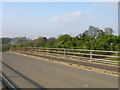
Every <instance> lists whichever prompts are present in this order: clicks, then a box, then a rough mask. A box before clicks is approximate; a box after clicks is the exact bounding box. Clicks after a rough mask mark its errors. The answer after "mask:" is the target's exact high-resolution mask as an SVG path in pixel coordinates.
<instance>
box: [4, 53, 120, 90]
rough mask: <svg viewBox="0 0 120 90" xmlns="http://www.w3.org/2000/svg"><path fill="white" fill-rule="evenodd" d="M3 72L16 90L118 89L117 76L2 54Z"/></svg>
mask: <svg viewBox="0 0 120 90" xmlns="http://www.w3.org/2000/svg"><path fill="white" fill-rule="evenodd" d="M2 61H3V65H2V70H3V73H4V74H5V75H6V76H7V78H8V79H9V80H11V81H12V82H13V83H14V85H16V87H19V88H118V77H117V76H111V75H107V74H102V73H98V72H93V71H88V70H83V69H80V68H74V67H71V66H66V65H63V64H57V63H54V62H49V61H45V60H40V59H34V58H30V57H26V56H21V55H16V54H10V53H3V55H2Z"/></svg>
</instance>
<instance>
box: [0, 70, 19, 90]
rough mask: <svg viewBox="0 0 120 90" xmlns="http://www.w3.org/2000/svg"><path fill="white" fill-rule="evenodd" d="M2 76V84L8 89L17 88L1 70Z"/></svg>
mask: <svg viewBox="0 0 120 90" xmlns="http://www.w3.org/2000/svg"><path fill="white" fill-rule="evenodd" d="M0 77H1V78H2V84H3V85H4V86H5V88H6V89H12V90H17V89H16V87H15V86H14V85H13V84H12V83H11V82H10V81H9V80H8V79H7V78H6V76H5V75H4V74H3V73H1V72H0Z"/></svg>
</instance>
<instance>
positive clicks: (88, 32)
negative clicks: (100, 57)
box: [83, 26, 101, 38]
mask: <svg viewBox="0 0 120 90" xmlns="http://www.w3.org/2000/svg"><path fill="white" fill-rule="evenodd" d="M100 33H101V31H100V29H99V28H97V27H94V26H90V27H89V28H88V30H86V31H85V32H84V33H83V36H84V37H86V36H92V37H93V38H96V37H97V36H99V34H100Z"/></svg>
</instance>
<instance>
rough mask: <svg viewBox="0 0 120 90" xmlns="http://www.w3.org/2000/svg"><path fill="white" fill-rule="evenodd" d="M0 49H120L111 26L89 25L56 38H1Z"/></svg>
mask: <svg viewBox="0 0 120 90" xmlns="http://www.w3.org/2000/svg"><path fill="white" fill-rule="evenodd" d="M1 40H2V51H6V50H9V49H10V48H11V47H12V48H14V47H50V48H71V49H88V50H108V51H120V48H119V45H120V36H116V35H114V34H113V29H112V28H105V29H104V30H101V29H99V28H98V27H94V26H90V27H89V28H88V30H86V31H85V32H84V33H81V34H79V35H77V36H70V35H69V34H63V35H59V36H58V37H57V38H55V37H51V38H46V37H39V38H37V39H34V40H31V39H29V38H26V37H17V38H1Z"/></svg>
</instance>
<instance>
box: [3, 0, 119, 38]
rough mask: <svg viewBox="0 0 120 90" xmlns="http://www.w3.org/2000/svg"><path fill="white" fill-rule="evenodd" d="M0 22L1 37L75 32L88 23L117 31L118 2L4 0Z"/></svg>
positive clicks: (80, 30)
mask: <svg viewBox="0 0 120 90" xmlns="http://www.w3.org/2000/svg"><path fill="white" fill-rule="evenodd" d="M2 24H3V27H2V30H3V36H4V37H7V36H9V37H16V36H26V37H30V38H37V37H39V36H46V37H57V36H59V35H60V34H70V35H72V36H75V35H78V34H80V33H83V32H84V31H85V30H87V29H88V27H89V26H90V25H93V26H96V27H99V28H100V29H104V28H106V27H110V28H113V30H114V33H115V34H117V33H118V25H117V24H118V11H117V2H4V3H2Z"/></svg>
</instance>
